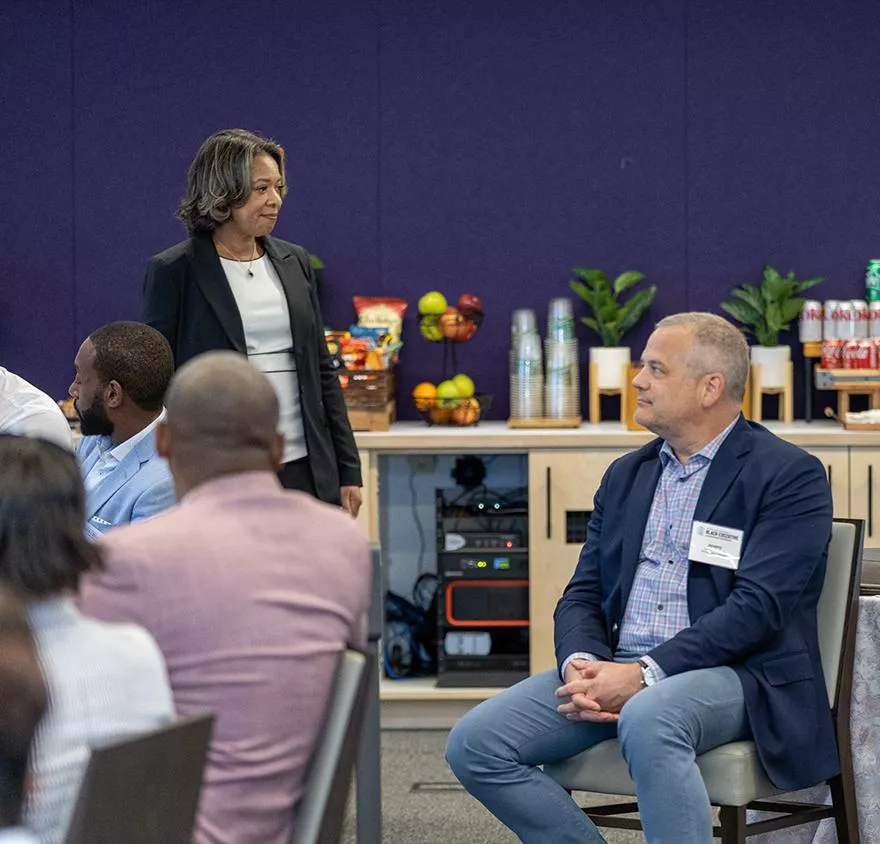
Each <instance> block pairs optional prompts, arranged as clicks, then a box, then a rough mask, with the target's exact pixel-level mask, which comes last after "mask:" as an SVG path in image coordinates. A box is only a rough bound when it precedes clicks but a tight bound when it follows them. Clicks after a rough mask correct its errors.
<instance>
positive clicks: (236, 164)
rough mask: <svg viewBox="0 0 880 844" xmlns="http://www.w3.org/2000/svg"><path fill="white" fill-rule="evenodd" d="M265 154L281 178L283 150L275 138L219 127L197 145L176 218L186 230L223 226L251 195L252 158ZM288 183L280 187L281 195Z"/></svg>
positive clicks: (282, 173) (201, 229)
mask: <svg viewBox="0 0 880 844" xmlns="http://www.w3.org/2000/svg"><path fill="white" fill-rule="evenodd" d="M258 155H268V156H269V157H270V158H272V159H273V160H274V161H275V163H276V164H277V165H278V170H279V172H280V173H281V181H282V182H285V177H284V150H283V149H282V148H281V147H280V146H279V145H278V144H276V143H275V141H272V140H269V139H268V138H264V137H262V136H261V135H257V134H256V133H254V132H249V131H247V129H222V130H221V131H219V132H215V133H214V134H213V135H211V137H210V138H208V139H207V140H205V141H204V142H203V143H202V145H201V146H200V147H199V151H198V152H197V153H196V157H195V158H194V159H193V161H192V164H190V165H189V171H188V172H187V180H186V194H185V195H184V197H183V198H182V199H181V200H180V206H179V208H178V210H177V216H178V218H179V219H180V220H181V221H182V222H183V224H184V225H185V226H186V230H187V231H188V232H189V233H190V234H193V233H194V232H211V231H214V229H216V228H217V226H222V225H223V223H225V222H227V221H228V220H229V218H230V217H231V216H232V209H233V208H239V207H241V206H242V205H244V204H245V203H246V202H247V201H248V197H249V196H250V195H251V178H252V175H253V169H254V158H256V157H257V156H258ZM286 193H287V186H286V184H285V186H284V187H283V188H282V193H281V195H282V197H283V196H285V195H286Z"/></svg>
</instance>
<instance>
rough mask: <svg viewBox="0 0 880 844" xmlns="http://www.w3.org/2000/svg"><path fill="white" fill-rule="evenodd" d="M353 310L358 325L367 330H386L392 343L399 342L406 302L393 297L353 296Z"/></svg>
mask: <svg viewBox="0 0 880 844" xmlns="http://www.w3.org/2000/svg"><path fill="white" fill-rule="evenodd" d="M353 301H354V309H355V311H356V312H357V315H358V325H364V326H366V327H367V328H386V329H387V330H388V333H389V334H390V335H391V340H392V342H394V343H396V342H398V341H399V340H400V333H401V331H402V330H403V315H404V314H405V313H406V306H407V303H406V300H405V299H398V298H395V297H393V296H354V297H353Z"/></svg>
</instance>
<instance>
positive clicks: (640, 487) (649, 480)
mask: <svg viewBox="0 0 880 844" xmlns="http://www.w3.org/2000/svg"><path fill="white" fill-rule="evenodd" d="M659 448H660V443H659V442H658V443H657V450H655V451H654V452H653V454H652V455H651V456H650V457H648V458H647V459H646V460H644V461H643V462H642V463H641V464H640V465H639V467H638V469H637V470H636V473H635V475H634V476H633V481H632V488H631V491H630V495H629V499H628V501H627V505H626V519H625V522H624V524H623V525H621V526H620V530H623V532H624V534H623V552H622V555H621V561H620V580H619V583H620V608H619V618H623V613H624V612H625V611H626V604H627V601H629V593H630V589H631V588H632V584H633V580H634V579H635V576H636V569H637V568H638V565H639V554H640V553H641V550H642V540H643V538H644V536H645V527H646V525H647V524H648V516H649V515H650V514H651V503H652V502H653V501H654V492H655V491H656V489H657V483H658V481H659V480H660V470H661V463H660V456H659Z"/></svg>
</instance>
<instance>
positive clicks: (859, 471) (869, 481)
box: [849, 446, 880, 548]
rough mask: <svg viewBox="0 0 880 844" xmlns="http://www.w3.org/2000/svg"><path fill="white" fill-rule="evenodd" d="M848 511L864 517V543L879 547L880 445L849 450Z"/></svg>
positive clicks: (857, 516)
mask: <svg viewBox="0 0 880 844" xmlns="http://www.w3.org/2000/svg"><path fill="white" fill-rule="evenodd" d="M849 462H850V465H849V515H850V516H851V517H852V518H853V519H864V520H865V547H867V548H878V547H880V449H877V448H859V447H858V446H852V447H851V448H850V450H849Z"/></svg>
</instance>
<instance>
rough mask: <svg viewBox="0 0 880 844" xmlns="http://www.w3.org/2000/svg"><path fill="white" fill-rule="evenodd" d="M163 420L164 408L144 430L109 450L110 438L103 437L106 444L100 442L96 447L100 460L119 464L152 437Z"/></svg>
mask: <svg viewBox="0 0 880 844" xmlns="http://www.w3.org/2000/svg"><path fill="white" fill-rule="evenodd" d="M164 418H165V408H164V407H163V408H162V412H161V413H160V414H159V415H158V416H157V417H156V418H155V419H154V420H153V421H152V422H150V424H149V425H147V427H146V428H144V429H143V430H141V431H138V432H137V433H136V434H135V435H134V436H133V437H129V438H128V439H127V440H125V441H124V442H121V443H119V445H115V446H112V447H111V448H109V449H108V448H107V446H108V445H109V444H110V443H111V442H112V441H111V440H110V437H105V438H104V439H105V440H106V442H101V443H99V445H98V449H99V451H100V452H101V459H102V460H110V461H113V462H114V463H121V462H122V461H123V460H124V459H125V458H126V457H128V455H129V454H131V453H132V452H133V451H134V450H135V449H136V448H137V447H138V445H140V443H141V442H143V441H144V440H145V439H146V438H147V437H151V436H153V432H154V431H155V430H156V428H158V427H159V423H160V422H161V421H162V420H163V419H164Z"/></svg>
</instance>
